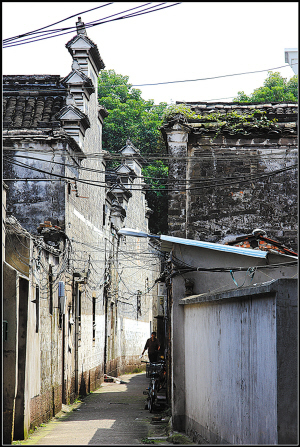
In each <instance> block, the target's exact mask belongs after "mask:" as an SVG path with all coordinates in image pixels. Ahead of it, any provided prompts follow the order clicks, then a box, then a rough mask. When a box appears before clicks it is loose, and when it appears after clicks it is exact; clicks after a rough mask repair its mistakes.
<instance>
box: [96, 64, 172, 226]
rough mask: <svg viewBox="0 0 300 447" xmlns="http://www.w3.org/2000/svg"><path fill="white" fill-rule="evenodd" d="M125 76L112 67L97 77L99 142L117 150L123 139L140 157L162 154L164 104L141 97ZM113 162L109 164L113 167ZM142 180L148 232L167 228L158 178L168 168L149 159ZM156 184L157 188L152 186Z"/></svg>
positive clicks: (164, 197)
mask: <svg viewBox="0 0 300 447" xmlns="http://www.w3.org/2000/svg"><path fill="white" fill-rule="evenodd" d="M128 79H129V78H128V76H122V75H119V74H116V73H115V71H114V70H102V71H101V73H100V75H99V78H98V97H99V104H101V105H102V106H104V107H105V108H106V109H107V111H108V113H109V115H108V117H106V118H105V120H104V125H103V136H102V145H103V149H104V150H106V151H108V152H111V153H118V152H119V151H120V149H121V148H122V147H124V146H125V144H126V140H127V138H130V140H131V141H132V143H133V144H134V145H135V146H136V147H137V148H138V149H139V150H140V152H141V154H142V156H143V155H144V156H147V155H151V156H155V155H156V156H157V157H158V158H159V157H160V156H161V155H165V152H166V149H165V144H164V141H163V138H162V136H161V132H160V130H159V129H160V126H161V123H162V114H163V111H164V110H165V108H166V106H167V104H166V103H160V104H159V105H155V104H154V101H153V100H152V99H151V100H148V101H146V100H144V99H143V98H142V97H141V91H140V90H138V89H135V88H132V85H131V84H129V83H128ZM115 164H116V163H113V164H111V165H110V166H115ZM143 175H144V176H145V182H146V183H148V185H149V190H148V191H147V196H146V198H147V201H148V205H149V207H150V208H151V209H152V210H153V214H152V215H151V216H150V219H149V227H150V231H151V232H152V233H156V234H158V233H165V232H166V231H167V217H166V213H164V215H163V216H162V215H161V210H165V209H166V203H167V190H166V187H165V184H164V183H165V182H162V183H161V182H159V181H158V180H157V178H158V177H163V179H165V178H167V175H168V168H167V166H166V165H165V164H163V162H161V161H159V160H155V159H154V160H153V161H151V162H147V159H146V158H145V164H144V168H143ZM157 187H158V189H159V190H158V191H156V188H157Z"/></svg>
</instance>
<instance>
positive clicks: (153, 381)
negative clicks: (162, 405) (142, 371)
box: [142, 360, 166, 413]
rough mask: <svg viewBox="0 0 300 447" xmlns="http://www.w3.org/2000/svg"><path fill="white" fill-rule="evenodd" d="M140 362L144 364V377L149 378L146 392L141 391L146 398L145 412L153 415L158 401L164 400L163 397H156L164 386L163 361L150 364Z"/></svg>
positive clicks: (164, 372) (164, 371)
mask: <svg viewBox="0 0 300 447" xmlns="http://www.w3.org/2000/svg"><path fill="white" fill-rule="evenodd" d="M142 362H143V363H146V377H148V378H150V381H149V387H148V388H147V391H143V394H144V395H146V396H147V402H146V404H145V410H146V409H148V410H149V412H150V413H153V411H154V409H155V408H156V407H157V405H158V401H159V400H165V399H164V397H163V398H162V396H159V395H158V393H159V391H161V390H162V389H163V388H165V386H166V370H165V361H164V360H162V361H160V362H156V363H151V362H146V361H143V360H142ZM159 398H162V399H159Z"/></svg>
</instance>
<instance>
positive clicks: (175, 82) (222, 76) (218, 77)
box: [132, 62, 298, 87]
mask: <svg viewBox="0 0 300 447" xmlns="http://www.w3.org/2000/svg"><path fill="white" fill-rule="evenodd" d="M293 65H298V62H297V63H295V64H293ZM286 67H290V65H281V66H280V67H273V68H265V69H263V70H255V71H246V72H243V73H232V74H226V75H220V76H211V77H207V78H198V79H184V80H180V81H165V82H154V83H149V84H133V85H132V86H133V87H145V86H154V85H165V84H177V83H179V82H195V81H208V80H211V79H220V78H228V77H230V76H241V75H246V74H253V73H261V72H263V71H271V70H278V69H279V68H286Z"/></svg>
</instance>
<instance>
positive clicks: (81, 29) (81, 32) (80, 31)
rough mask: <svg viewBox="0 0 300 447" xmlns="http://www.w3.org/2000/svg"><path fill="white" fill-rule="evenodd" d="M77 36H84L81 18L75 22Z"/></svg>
mask: <svg viewBox="0 0 300 447" xmlns="http://www.w3.org/2000/svg"><path fill="white" fill-rule="evenodd" d="M76 28H77V34H83V35H84V36H86V35H87V34H86V29H85V25H84V23H83V22H82V21H81V17H78V22H76Z"/></svg>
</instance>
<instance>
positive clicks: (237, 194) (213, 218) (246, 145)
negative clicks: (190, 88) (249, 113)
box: [187, 137, 297, 249]
mask: <svg viewBox="0 0 300 447" xmlns="http://www.w3.org/2000/svg"><path fill="white" fill-rule="evenodd" d="M188 155H189V156H191V157H192V159H190V162H189V168H188V178H189V180H190V182H191V183H190V185H191V188H195V185H201V183H202V185H203V186H205V187H203V188H202V189H201V186H200V188H199V189H198V190H197V189H194V190H192V191H191V193H190V197H189V208H188V209H189V212H188V222H187V228H188V233H187V237H189V238H195V239H199V240H203V239H205V240H210V241H212V242H217V241H222V240H224V239H225V237H227V238H228V237H229V236H236V235H241V234H250V233H251V232H252V231H253V229H255V228H263V229H264V230H265V231H266V232H267V235H268V236H269V237H271V238H273V239H276V240H278V241H281V242H285V244H287V245H288V246H292V247H294V248H295V249H296V246H297V206H296V204H297V192H296V191H297V176H296V175H295V171H294V170H290V171H288V170H286V168H287V167H289V166H291V165H295V163H296V160H297V141H296V139H295V138H274V137H273V138H266V139H264V138H252V139H251V138H249V139H246V138H233V137H231V138H228V137H223V138H220V139H219V141H218V140H214V141H211V139H210V138H207V137H201V138H198V139H197V142H196V141H194V142H193V141H191V142H190V144H189V148H188ZM281 169H282V170H283V171H282V172H281V173H278V174H277V175H271V176H268V175H266V173H268V172H269V173H270V172H271V173H272V172H274V173H275V172H276V171H277V170H281ZM249 176H252V177H253V181H252V182H247V183H241V184H236V183H234V181H235V179H236V178H238V177H239V178H240V179H244V178H247V177H249ZM211 178H213V179H214V182H213V184H217V185H218V186H217V187H212V186H210V187H206V185H205V182H207V179H211ZM224 178H225V179H224ZM227 179H228V180H227Z"/></svg>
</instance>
